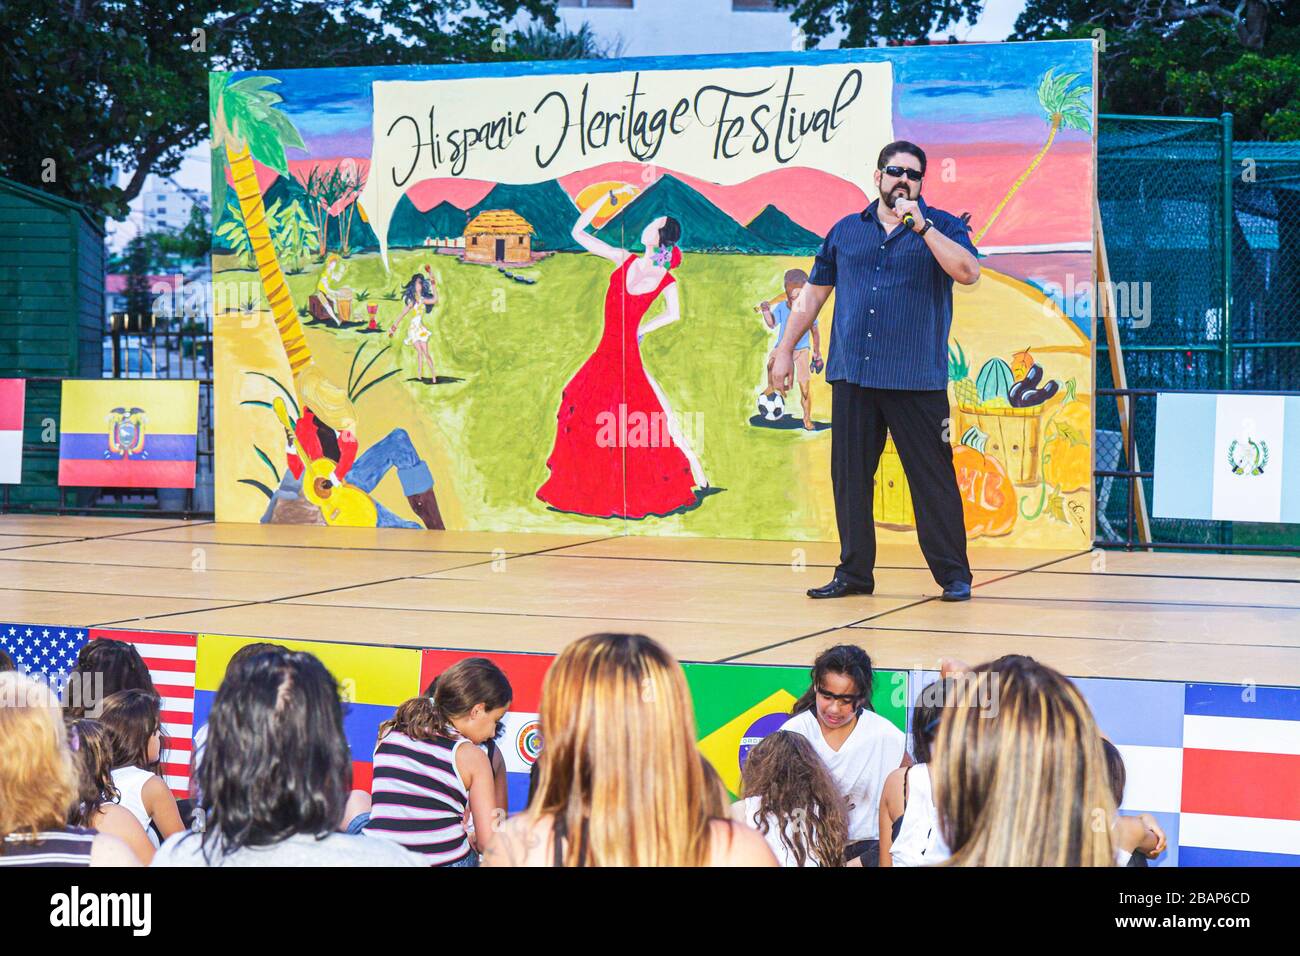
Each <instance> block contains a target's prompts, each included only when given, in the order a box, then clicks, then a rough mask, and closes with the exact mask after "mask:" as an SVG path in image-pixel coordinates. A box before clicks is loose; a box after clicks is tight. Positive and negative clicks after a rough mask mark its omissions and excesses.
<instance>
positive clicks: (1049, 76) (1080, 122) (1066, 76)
mask: <svg viewBox="0 0 1300 956" xmlns="http://www.w3.org/2000/svg"><path fill="white" fill-rule="evenodd" d="M1053 72H1054V71H1053V70H1048V71H1047V72H1046V73H1044V74H1043V79H1042V81H1041V82H1040V83H1039V84H1038V105H1039V106H1040V107H1042V110H1043V112H1044V113H1045V114H1047V122H1048V128H1049V129H1048V134H1047V142H1046V143H1044V144H1043V148H1042V149H1040V150H1039V151H1038V155H1037V156H1035V157H1034V159H1033V162H1031V163H1030V164H1029V168H1028V169H1026V170H1025V171H1024V172H1023V173H1021V174H1020V178H1018V179H1017V180H1016V181H1015V182H1014V183H1012V184H1011V188H1010V189H1008V190H1007V194H1006V195H1005V196H1003V197H1002V201H1001V202H999V203H998V204H997V206H996V207H994V209H993V214H992V215H991V216H989V221H988V222H986V223H984V226H983V227H982V228H981V229H980V231H979V232H977V233H976V234H975V244H976V245H979V241H980V240H981V239H982V238H984V234H985V233H986V232H988V231H989V227H990V226H992V225H993V223H994V222H996V221H997V218H998V216H999V215H1001V214H1002V210H1003V208H1004V207H1005V206H1006V204H1007V203H1009V202H1010V201H1011V197H1012V196H1014V195H1015V194H1016V192H1017V190H1019V189H1020V187H1021V186H1023V185H1024V184H1025V181H1026V180H1027V179H1029V177H1030V175H1032V174H1033V172H1034V170H1035V169H1037V168H1038V164H1039V163H1041V162H1042V161H1043V157H1044V156H1046V155H1047V151H1048V150H1049V149H1051V148H1052V143H1053V142H1054V141H1055V140H1056V134H1057V132H1058V131H1059V130H1060V129H1061V127H1065V128H1066V129H1078V130H1083V131H1084V132H1085V133H1086V132H1089V131H1090V130H1091V129H1092V126H1091V120H1092V88H1091V87H1087V86H1074V81H1075V80H1077V79H1078V78H1079V76H1080V75H1081V74H1079V73H1063V74H1061V75H1060V76H1054V75H1053Z"/></svg>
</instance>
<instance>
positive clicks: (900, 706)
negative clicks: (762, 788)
mask: <svg viewBox="0 0 1300 956" xmlns="http://www.w3.org/2000/svg"><path fill="white" fill-rule="evenodd" d="M682 668H683V669H684V670H685V671H686V680H687V683H689V684H690V687H691V697H692V699H693V700H694V701H695V724H696V729H697V732H698V733H699V737H700V752H701V753H703V754H704V756H705V757H706V758H708V760H709V762H710V763H711V764H713V766H714V768H715V769H716V770H717V771H718V774H719V775H720V776H721V777H722V782H723V783H725V784H726V785H727V789H728V790H730V791H731V793H732V795H733V796H734V795H737V794H739V793H740V767H741V764H742V763H743V762H744V760H745V756H746V754H748V753H749V748H750V747H752V746H754V744H756V743H758V742H759V741H760V740H761V739H762V738H763V737H765V736H767V735H768V734H770V733H772V732H773V731H774V730H777V729H778V728H780V726H781V724H783V723H784V722H785V720H786V718H788V717H789V716H790V708H791V707H793V706H794V702H795V701H796V700H798V699H799V697H800V695H802V694H803V692H804V691H806V690H807V689H808V679H809V677H808V668H806V667H773V666H757V665H752V664H683V665H682ZM907 699H908V697H907V671H891V670H878V671H876V672H875V679H874V682H873V685H872V689H871V706H872V709H873V710H875V711H876V713H878V714H880V716H882V717H885V718H887V719H888V720H890V721H892V722H893V723H894V725H895V726H897V727H898V729H899V730H902V731H904V732H906V731H907Z"/></svg>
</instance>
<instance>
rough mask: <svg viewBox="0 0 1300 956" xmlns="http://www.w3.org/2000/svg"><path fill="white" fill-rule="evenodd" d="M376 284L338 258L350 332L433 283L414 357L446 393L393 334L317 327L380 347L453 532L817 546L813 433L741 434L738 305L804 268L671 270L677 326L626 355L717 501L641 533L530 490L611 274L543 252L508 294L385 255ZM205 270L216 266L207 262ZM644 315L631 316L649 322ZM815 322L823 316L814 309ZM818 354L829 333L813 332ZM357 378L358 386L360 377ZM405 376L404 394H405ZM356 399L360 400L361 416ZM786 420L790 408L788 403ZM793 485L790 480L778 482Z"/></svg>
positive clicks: (823, 456)
mask: <svg viewBox="0 0 1300 956" xmlns="http://www.w3.org/2000/svg"><path fill="white" fill-rule="evenodd" d="M390 261H391V263H392V271H391V272H390V273H387V274H386V273H385V271H384V269H383V265H382V262H381V260H380V258H379V256H378V255H375V254H367V255H360V256H353V257H351V258H350V259H348V260H346V272H345V274H344V277H343V284H344V285H346V286H349V287H351V288H352V289H354V290H356V291H357V292H358V293H361V294H364V295H365V296H366V298H364V299H361V300H359V301H358V302H357V303H356V304H355V306H354V309H353V319H354V320H358V319H364V318H365V317H366V308H365V306H366V305H367V304H377V305H378V319H379V324H380V325H381V327H383V328H385V329H386V328H387V326H388V324H389V323H390V322H392V321H393V319H395V318H396V317H397V315H398V314H399V313H400V312H401V310H402V303H401V301H400V293H399V287H400V285H401V283H402V282H404V281H406V280H407V279H409V278H410V276H411V274H412V273H413V272H415V271H418V270H420V269H422V268H423V266H424V265H425V264H426V263H427V264H429V265H431V266H432V267H433V270H434V274H435V276H436V277H437V279H438V290H439V304H438V305H437V306H436V307H435V309H434V312H433V315H432V316H431V317H430V319H428V320H426V324H427V325H428V326H429V327H430V329H431V336H430V343H429V344H430V352H431V354H432V355H433V357H434V360H435V362H436V368H437V373H438V375H439V376H440V377H451V378H455V379H459V380H460V381H454V382H447V383H440V384H437V385H432V386H430V385H425V384H422V383H420V382H418V381H415V380H414V377H415V369H416V356H415V352H414V350H413V349H412V348H410V347H407V346H404V345H402V343H403V341H404V339H405V336H406V324H405V323H403V325H402V327H400V328H399V329H398V330H397V333H396V335H395V336H394V337H393V338H392V339H391V340H390V339H388V338H387V336H384V335H376V334H373V333H369V334H367V333H364V332H361V331H360V329H361V328H363V327H364V326H353V327H350V328H349V329H347V330H332V329H331V330H328V331H326V330H324V329H323V327H321V326H312V327H311V328H313V329H315V330H318V332H317V333H316V334H314V335H313V339H314V340H315V342H316V344H315V345H314V347H315V348H317V349H319V348H321V345H320V338H319V336H320V334H321V332H323V333H324V334H325V335H328V336H329V337H330V338H332V339H335V340H337V341H338V347H339V351H340V353H342V354H346V355H347V356H349V358H350V357H351V355H352V354H353V353H354V352H355V350H356V349H357V347H358V345H359V344H361V343H362V342H365V343H367V348H366V350H365V352H364V353H363V356H362V359H361V362H362V364H364V363H365V362H367V361H368V360H369V358H370V357H372V356H373V355H374V354H375V351H376V349H378V348H379V347H381V346H387V345H391V346H392V350H391V351H390V352H388V353H387V354H386V355H384V356H383V357H382V358H380V359H379V360H378V362H376V363H375V365H374V367H373V369H372V373H371V375H373V374H375V373H378V372H380V371H381V370H383V371H387V370H389V369H391V368H392V367H393V366H392V364H391V363H392V362H393V361H396V362H397V364H398V367H399V368H400V370H401V371H400V372H399V374H398V375H397V376H396V380H397V381H400V382H402V383H403V385H404V387H405V388H406V389H407V391H408V393H409V395H410V396H411V398H412V401H413V403H414V408H415V409H418V412H417V417H420V418H422V419H423V421H422V422H405V421H400V420H399V421H398V424H402V425H404V426H405V427H407V428H408V429H412V430H413V429H424V430H425V431H426V433H427V434H429V435H430V436H431V438H432V439H433V440H434V441H436V442H440V443H442V444H443V445H444V446H445V448H446V452H447V454H446V456H445V457H446V460H447V461H448V462H450V468H451V470H452V474H449V475H444V474H438V475H437V479H438V481H439V486H440V487H442V488H445V487H446V485H447V484H448V483H450V484H451V485H452V491H453V493H454V495H455V496H456V498H457V499H458V500H459V504H460V509H459V510H460V512H461V514H463V515H464V519H465V522H464V523H465V526H467V527H469V528H471V529H475V530H550V531H579V532H582V531H590V532H597V533H598V532H600V531H602V530H603V531H605V532H609V533H616V532H621V531H625V530H626V531H629V532H632V533H638V532H645V533H651V532H661V533H662V532H667V533H677V534H695V535H707V536H715V537H759V538H785V539H825V538H827V537H831V536H833V528H834V525H833V513H832V512H831V511H830V507H829V504H830V503H829V494H828V492H829V488H828V484H829V481H828V479H829V474H828V471H829V469H828V467H827V464H826V463H827V462H828V458H829V443H830V432H829V430H826V431H821V432H818V433H807V432H804V431H803V430H802V429H799V428H794V429H789V430H782V429H773V428H760V427H754V426H752V425H750V424H749V419H750V418H751V417H752V416H753V415H754V412H755V408H754V402H755V399H756V396H757V392H758V389H759V386H760V384H761V383H762V382H763V380H764V375H765V371H764V369H765V364H766V359H767V352H768V349H769V348H770V345H771V342H772V340H773V336H772V334H771V333H769V332H768V330H767V329H766V328H765V327H764V326H763V324H762V321H761V319H760V318H759V316H758V315H757V314H756V313H755V312H754V311H753V305H754V303H755V302H757V301H758V300H759V299H760V298H770V297H772V296H774V295H777V294H779V293H780V291H781V277H782V274H783V273H784V271H785V270H786V269H788V268H790V267H792V266H794V265H800V266H803V267H804V268H807V266H808V262H806V261H804V260H795V259H789V258H783V257H755V256H729V255H703V254H695V255H688V256H686V257H685V259H684V261H683V263H682V265H681V266H680V267H679V268H678V269H676V270H675V272H674V274H675V276H676V277H677V282H678V287H679V291H680V295H681V302H682V313H683V316H682V320H681V321H680V322H677V323H675V324H673V325H670V326H668V327H666V328H663V329H660V330H658V331H656V332H653V333H651V334H650V335H649V336H647V337H646V339H645V340H644V342H643V344H642V354H643V356H644V358H645V362H646V366H647V368H648V369H649V371H650V373H651V375H653V376H654V377H655V379H656V380H657V381H658V382H659V384H660V386H661V387H662V388H663V389H664V392H665V393H666V395H667V397H668V400H669V402H670V403H671V404H672V406H673V409H674V411H675V412H676V413H677V415H678V417H679V419H681V420H682V424H683V427H684V429H685V430H686V433H687V435H688V436H690V438H691V440H692V445H693V447H694V448H695V450H696V452H697V453H698V454H699V456H700V459H701V461H702V463H703V467H704V470H705V473H706V475H707V476H708V479H709V482H710V484H712V485H713V486H714V487H716V488H719V489H721V490H720V491H719V492H718V493H715V494H711V495H708V496H706V497H705V498H703V499H702V501H701V502H700V504H699V505H698V507H696V508H694V509H693V510H689V511H687V512H684V513H681V514H674V515H669V516H667V517H663V518H647V519H644V520H641V521H627V522H624V521H622V520H621V519H598V518H587V517H583V516H577V515H567V514H559V513H557V512H553V511H550V510H549V509H548V508H547V506H546V505H545V504H544V503H543V502H541V501H539V500H538V499H537V498H536V496H535V492H536V490H537V488H538V487H539V486H540V485H541V484H542V483H543V482H544V481H545V480H546V477H547V469H546V464H545V462H546V458H547V456H548V455H549V453H550V450H551V446H552V443H553V440H554V436H555V420H556V410H557V408H558V404H559V399H560V393H561V390H562V389H563V387H564V385H565V384H566V383H567V382H568V381H569V379H570V378H571V377H572V376H573V374H574V373H575V372H576V371H577V370H578V368H579V367H580V366H581V365H582V363H583V362H584V361H585V360H586V359H587V357H588V356H589V355H590V354H591V352H592V351H593V349H594V348H595V347H596V344H597V342H598V340H599V339H600V336H601V332H602V323H603V309H604V297H605V290H606V288H607V285H608V281H609V275H610V272H611V271H612V268H613V267H612V266H611V265H610V264H609V263H608V262H606V261H605V260H603V259H599V258H597V257H595V256H591V255H584V254H565V253H561V254H557V255H554V256H551V257H550V258H547V259H544V260H542V261H541V262H539V263H537V264H535V265H533V266H530V267H526V268H518V269H516V270H513V271H518V272H519V273H521V274H524V275H527V276H529V277H536V279H537V282H536V284H535V285H525V284H522V283H517V282H514V281H512V280H510V279H509V278H507V277H505V276H503V275H501V274H500V273H499V272H498V271H497V270H496V269H495V268H491V267H487V266H480V265H467V264H464V263H462V262H460V261H459V260H458V259H456V258H454V257H452V256H444V255H436V254H433V253H430V252H424V251H419V250H416V251H403V252H395V253H393V254H392V255H391V256H390ZM218 265H220V263H218ZM318 268H319V267H318V266H317V267H313V268H312V269H311V270H310V271H309V272H308V273H304V274H301V275H296V276H289V277H288V281H289V285H290V288H291V290H292V292H293V296H294V301H295V303H297V304H299V305H300V306H301V305H304V304H305V303H306V302H307V298H308V296H309V295H310V293H311V291H312V290H313V289H314V287H315V281H316V279H315V276H316V272H317V269H318ZM218 278H219V281H231V280H234V281H249V280H251V279H254V278H255V277H254V276H253V274H252V273H251V272H248V271H246V270H238V269H223V270H222V271H221V273H220V275H219V277H218ZM661 308H662V305H661V304H656V306H655V307H654V308H652V310H651V313H650V315H649V316H648V317H647V318H653V316H654V315H656V314H658V312H659V311H660V310H661ZM828 311H829V310H828ZM823 332H824V337H823V342H822V346H823V352H824V351H825V347H826V341H827V338H826V336H827V335H828V333H829V325H828V323H827V322H826V320H825V319H823ZM369 377H370V376H368V377H367V378H368V379H369ZM408 379H409V380H410V381H408ZM369 397H370V396H365V397H363V398H362V399H361V403H362V404H361V405H360V411H361V412H362V415H363V416H365V415H367V414H373V413H374V410H373V409H367V407H366V402H367V399H368V398H369ZM790 398H791V408H790V409H789V410H790V411H797V407H798V402H797V397H796V396H795V395H794V394H792V395H791V396H790ZM814 404H815V412H816V415H815V417H816V418H817V419H818V420H821V421H825V420H828V419H829V411H830V405H829V389H827V388H826V387H825V386H824V383H823V382H821V380H820V379H818V380H817V382H816V383H815V391H814ZM801 475H802V476H806V481H804V480H801V479H797V478H792V476H801Z"/></svg>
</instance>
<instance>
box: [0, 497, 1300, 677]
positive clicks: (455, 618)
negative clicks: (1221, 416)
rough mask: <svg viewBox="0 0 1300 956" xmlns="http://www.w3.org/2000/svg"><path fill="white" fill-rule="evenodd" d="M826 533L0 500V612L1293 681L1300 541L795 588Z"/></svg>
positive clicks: (902, 570) (199, 627)
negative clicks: (140, 509)
mask: <svg viewBox="0 0 1300 956" xmlns="http://www.w3.org/2000/svg"><path fill="white" fill-rule="evenodd" d="M837 556H838V546H837V545H834V544H824V543H811V542H802V543H793V542H762V541H757V542H756V541H721V540H711V539H701V538H648V537H640V536H631V537H626V536H618V537H599V536H595V535H593V536H569V535H549V534H511V533H495V532H455V531H449V532H413V531H402V530H388V529H379V530H369V529H350V528H332V529H326V528H318V527H310V528H303V527H284V526H263V525H242V524H215V523H211V522H177V521H166V520H156V519H117V518H78V517H46V516H26V515H0V620H4V621H11V622H23V623H32V624H57V625H67V626H96V625H99V626H109V625H111V626H118V627H131V628H140V629H149V630H160V631H164V630H171V631H180V632H187V633H188V632H193V633H209V634H231V635H248V636H262V637H270V638H276V637H280V638H304V639H314V640H328V641H343V642H351V643H363V644H390V645H403V646H419V647H448V648H473V649H480V650H502V651H505V650H509V651H535V652H555V651H558V650H559V649H560V648H561V647H563V646H564V645H565V644H566V643H567V642H569V641H570V640H572V639H573V638H575V637H577V636H579V635H582V634H586V633H590V632H592V631H606V630H617V631H640V632H643V633H646V634H649V635H651V636H653V637H655V638H656V639H658V640H660V641H661V642H663V643H664V644H665V645H666V646H667V647H668V648H669V649H670V650H672V651H673V653H675V654H676V655H677V656H678V657H679V658H680V659H682V660H685V661H719V662H721V661H743V662H747V663H769V664H801V665H806V664H808V663H810V662H811V661H812V659H813V657H814V656H815V655H816V653H817V652H818V651H819V650H820V649H822V648H823V647H826V646H828V645H830V644H833V643H839V642H854V643H859V644H862V645H863V646H864V647H866V648H867V649H868V651H869V652H870V653H871V655H872V658H873V659H874V660H875V661H876V662H877V663H878V664H879V665H881V666H884V667H898V668H934V667H935V666H936V665H937V663H938V661H939V659H940V658H941V657H943V656H957V657H961V658H963V659H965V660H968V661H972V662H974V661H979V660H987V659H990V658H993V657H996V656H998V655H1001V654H1006V653H1012V652H1015V653H1023V654H1030V655H1033V656H1034V657H1036V658H1038V659H1039V660H1041V661H1043V662H1044V663H1047V664H1050V665H1052V666H1054V667H1056V668H1058V669H1060V670H1062V671H1063V672H1065V673H1067V674H1070V675H1073V676H1079V677H1090V676H1100V677H1127V678H1142V679H1156V680H1176V681H1202V680H1203V681H1216V682H1239V681H1253V682H1256V683H1260V684H1280V685H1289V686H1300V559H1295V558H1283V557H1250V556H1223V555H1208V554H1196V555H1191V554H1170V553H1156V554H1153V553H1131V554H1126V553H1121V552H1105V553H1089V552H1043V551H1017V550H1011V549H1004V548H979V549H976V548H972V551H971V564H972V566H973V567H974V569H975V599H974V600H972V601H971V602H969V603H966V604H945V603H942V602H940V601H939V600H937V598H938V594H939V588H938V587H936V585H935V584H934V582H933V581H932V580H931V578H930V575H929V572H928V571H927V570H926V568H925V564H924V562H923V561H922V560H921V556H920V553H919V551H917V550H916V549H914V548H907V547H886V548H882V549H881V553H880V556H879V567H878V569H877V593H876V594H874V595H871V596H863V597H853V598H846V599H841V600H836V601H811V600H809V599H808V598H807V597H805V596H804V591H805V590H806V589H807V588H809V587H812V586H816V585H821V584H824V583H825V582H826V581H827V580H829V578H830V574H831V569H832V568H833V567H834V564H835V561H836V558H837Z"/></svg>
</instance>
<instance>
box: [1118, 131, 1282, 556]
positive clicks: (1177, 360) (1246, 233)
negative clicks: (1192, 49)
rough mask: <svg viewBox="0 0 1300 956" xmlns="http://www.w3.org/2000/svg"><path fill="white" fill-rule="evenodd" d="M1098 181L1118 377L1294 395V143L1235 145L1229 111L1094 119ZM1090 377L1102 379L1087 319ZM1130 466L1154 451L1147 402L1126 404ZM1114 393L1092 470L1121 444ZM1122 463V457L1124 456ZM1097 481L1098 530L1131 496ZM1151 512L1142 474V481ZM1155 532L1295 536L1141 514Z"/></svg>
mask: <svg viewBox="0 0 1300 956" xmlns="http://www.w3.org/2000/svg"><path fill="white" fill-rule="evenodd" d="M1097 161H1098V170H1097V189H1098V201H1099V205H1100V207H1101V219H1102V230H1103V234H1104V236H1105V240H1106V252H1107V259H1108V262H1109V265H1110V277H1111V282H1112V283H1113V284H1114V289H1115V294H1116V305H1117V309H1116V311H1117V315H1118V325H1119V331H1120V341H1121V344H1122V345H1123V350H1124V365H1125V370H1126V374H1127V379H1128V386H1129V387H1130V388H1134V389H1144V388H1146V389H1160V390H1169V389H1187V390H1204V391H1268V392H1271V391H1296V390H1300V306H1297V304H1296V296H1297V295H1300V241H1298V240H1300V143H1255V142H1234V141H1233V139H1232V119H1231V117H1230V116H1227V115H1225V116H1223V117H1220V118H1219V119H1169V118H1164V117H1140V116H1115V115H1102V116H1101V117H1100V118H1099V124H1098V137H1097ZM1097 340H1098V341H1097V386H1098V388H1112V387H1114V386H1115V382H1114V379H1113V376H1112V373H1111V363H1110V353H1109V349H1108V348H1107V343H1106V340H1105V331H1104V329H1103V328H1102V327H1101V325H1100V323H1098V328H1097ZM1135 401H1136V406H1135V408H1134V412H1133V417H1134V424H1135V433H1136V436H1135V440H1136V446H1137V457H1138V463H1139V464H1140V465H1141V466H1142V467H1144V468H1150V467H1151V463H1152V462H1153V461H1154V457H1155V415H1156V403H1155V401H1154V399H1153V398H1146V397H1144V398H1141V399H1136V400H1135ZM1119 435H1120V424H1119V417H1118V411H1117V407H1116V402H1115V399H1114V398H1113V397H1109V398H1105V399H1103V398H1099V399H1098V400H1097V442H1096V454H1097V468H1098V469H1099V470H1106V468H1105V465H1106V463H1108V462H1110V461H1112V460H1114V459H1115V457H1116V454H1117V453H1119ZM1119 460H1120V461H1121V462H1123V464H1124V465H1125V466H1129V463H1128V462H1126V461H1123V456H1122V454H1121V455H1120V456H1119ZM1112 486H1113V480H1111V479H1106V478H1098V479H1097V496H1098V497H1097V506H1098V522H1097V538H1098V541H1099V542H1100V543H1118V542H1120V541H1122V540H1123V539H1124V538H1125V537H1126V535H1125V527H1124V523H1125V522H1126V521H1127V512H1128V503H1127V499H1126V494H1125V492H1124V489H1123V488H1120V489H1115V488H1113V487H1112ZM1143 489H1144V492H1145V494H1146V496H1147V504H1148V508H1150V503H1151V493H1152V489H1151V483H1150V482H1143ZM1151 534H1152V538H1153V539H1154V540H1156V541H1161V542H1168V543H1187V544H1196V545H1222V546H1225V547H1227V546H1232V545H1251V544H1255V545H1258V544H1300V531H1297V529H1295V528H1289V527H1287V526H1280V525H1279V526H1273V525H1258V524H1245V523H1242V524H1235V525H1234V524H1233V523H1231V522H1223V521H1191V520H1182V519H1162V518H1152V519H1151Z"/></svg>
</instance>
